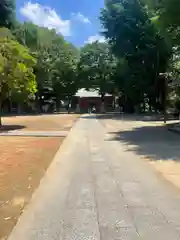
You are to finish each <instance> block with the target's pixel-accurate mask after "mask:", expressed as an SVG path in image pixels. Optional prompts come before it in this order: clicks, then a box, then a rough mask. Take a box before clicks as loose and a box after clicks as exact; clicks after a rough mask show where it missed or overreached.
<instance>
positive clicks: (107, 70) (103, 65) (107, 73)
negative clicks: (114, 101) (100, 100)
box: [78, 42, 116, 95]
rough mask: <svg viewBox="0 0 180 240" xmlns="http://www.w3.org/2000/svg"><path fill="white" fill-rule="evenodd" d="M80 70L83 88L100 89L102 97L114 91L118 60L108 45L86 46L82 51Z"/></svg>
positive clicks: (95, 44) (95, 43)
mask: <svg viewBox="0 0 180 240" xmlns="http://www.w3.org/2000/svg"><path fill="white" fill-rule="evenodd" d="M78 70H79V78H80V82H81V86H82V87H84V88H87V89H88V88H94V89H99V91H100V93H101V94H102V95H104V94H105V93H108V92H112V91H113V90H114V87H115V86H114V73H115V70H116V58H115V57H114V56H113V55H112V53H111V51H110V49H109V46H108V44H107V43H99V42H94V43H92V44H87V45H85V46H84V47H83V48H82V49H81V55H80V62H79V66H78Z"/></svg>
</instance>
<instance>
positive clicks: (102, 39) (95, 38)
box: [85, 34, 106, 43]
mask: <svg viewBox="0 0 180 240" xmlns="http://www.w3.org/2000/svg"><path fill="white" fill-rule="evenodd" d="M96 41H98V42H100V43H103V42H105V41H106V39H105V37H103V36H100V35H98V34H97V35H94V36H90V37H89V38H88V40H87V41H86V42H85V43H93V42H96Z"/></svg>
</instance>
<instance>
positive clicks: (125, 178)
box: [9, 118, 180, 240]
mask: <svg viewBox="0 0 180 240" xmlns="http://www.w3.org/2000/svg"><path fill="white" fill-rule="evenodd" d="M108 140H109V136H108V135H107V134H106V131H105V128H104V127H103V126H102V125H101V124H100V123H99V122H98V120H96V119H93V118H89V119H85V118H84V119H82V118H81V119H80V120H79V121H78V122H77V123H76V124H75V126H74V128H73V129H72V131H71V132H70V134H69V136H68V137H67V138H66V140H65V142H64V144H63V146H62V148H61V149H60V151H59V152H58V153H57V155H56V158H55V160H54V162H53V164H52V165H51V167H50V168H49V170H48V172H47V175H46V177H45V178H44V179H43V181H42V182H41V185H40V187H39V188H38V190H37V191H36V193H35V194H34V196H33V198H32V201H31V204H30V205H29V206H28V208H27V209H26V210H25V212H24V214H23V215H22V217H21V218H20V221H19V223H18V224H17V226H16V228H15V229H14V231H13V232H12V235H11V236H10V237H9V240H66V239H67V240H120V239H122V240H136V239H139V240H142V239H144V240H153V239H157V240H161V239H162V240H177V239H180V193H179V191H178V190H177V189H175V188H174V187H173V186H171V185H170V184H168V183H167V182H166V181H165V180H164V179H163V178H161V177H159V176H158V174H157V173H156V172H155V171H154V170H153V168H151V166H149V164H147V163H146V162H144V161H143V160H142V159H140V158H139V156H138V155H135V153H133V152H128V151H125V149H124V146H123V145H122V144H120V143H119V142H117V141H108Z"/></svg>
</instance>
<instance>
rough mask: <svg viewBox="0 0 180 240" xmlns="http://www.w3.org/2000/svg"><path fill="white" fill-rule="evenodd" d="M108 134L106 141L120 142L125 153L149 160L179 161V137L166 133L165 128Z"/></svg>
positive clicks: (138, 129)
mask: <svg viewBox="0 0 180 240" xmlns="http://www.w3.org/2000/svg"><path fill="white" fill-rule="evenodd" d="M109 134H110V139H109V140H108V141H120V142H121V143H123V144H125V145H126V146H127V151H133V152H135V153H136V154H138V155H141V156H146V157H148V158H150V159H151V160H174V161H180V135H179V134H175V133H172V132H170V131H168V128H167V126H145V127H137V128H134V129H132V130H127V131H119V132H111V133H109Z"/></svg>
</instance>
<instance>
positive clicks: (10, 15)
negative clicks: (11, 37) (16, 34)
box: [0, 0, 16, 29]
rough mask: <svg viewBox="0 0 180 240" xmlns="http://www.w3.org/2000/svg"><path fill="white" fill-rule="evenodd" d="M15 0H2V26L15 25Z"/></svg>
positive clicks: (0, 3)
mask: <svg viewBox="0 0 180 240" xmlns="http://www.w3.org/2000/svg"><path fill="white" fill-rule="evenodd" d="M15 9H16V7H15V0H1V1H0V27H7V28H10V29H11V28H12V27H13V26H14V25H15V21H16V19H15V11H16V10H15Z"/></svg>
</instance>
